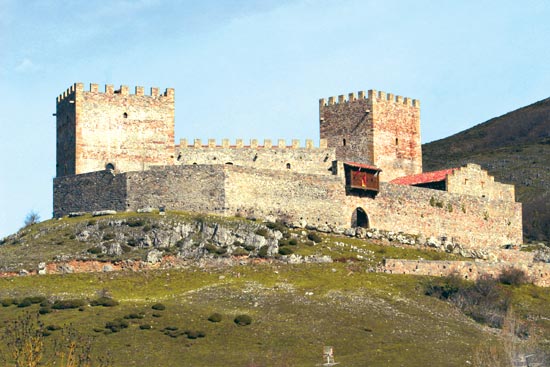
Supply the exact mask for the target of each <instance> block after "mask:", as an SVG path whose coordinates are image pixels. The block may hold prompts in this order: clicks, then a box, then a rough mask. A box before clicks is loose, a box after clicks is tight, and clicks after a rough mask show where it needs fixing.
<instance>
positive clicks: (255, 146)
mask: <svg viewBox="0 0 550 367" xmlns="http://www.w3.org/2000/svg"><path fill="white" fill-rule="evenodd" d="M250 148H252V149H258V139H250Z"/></svg>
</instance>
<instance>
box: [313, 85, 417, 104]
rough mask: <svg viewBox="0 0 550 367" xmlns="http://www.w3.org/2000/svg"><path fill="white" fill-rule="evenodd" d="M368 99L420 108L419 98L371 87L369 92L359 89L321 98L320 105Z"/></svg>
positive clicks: (368, 100) (371, 101)
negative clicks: (346, 93)
mask: <svg viewBox="0 0 550 367" xmlns="http://www.w3.org/2000/svg"><path fill="white" fill-rule="evenodd" d="M362 100H366V101H367V103H373V102H375V101H376V102H382V101H387V102H393V103H396V104H403V105H406V106H411V107H416V108H420V101H419V100H417V99H411V98H409V97H402V96H399V95H397V96H396V95H394V94H393V93H386V92H382V91H376V90H374V89H370V90H369V91H368V93H365V91H359V92H357V94H355V92H352V93H348V95H347V96H346V95H344V94H341V95H339V96H338V97H336V96H332V97H328V99H326V98H321V99H319V106H320V107H324V106H333V105H336V104H345V103H353V102H356V101H362Z"/></svg>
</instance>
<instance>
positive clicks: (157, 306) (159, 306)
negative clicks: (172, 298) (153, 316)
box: [151, 303, 166, 311]
mask: <svg viewBox="0 0 550 367" xmlns="http://www.w3.org/2000/svg"><path fill="white" fill-rule="evenodd" d="M151 308H152V309H153V310H156V311H164V310H166V306H165V305H163V304H162V303H155V304H154V305H152V306H151Z"/></svg>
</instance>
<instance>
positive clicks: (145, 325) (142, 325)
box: [139, 324, 153, 330]
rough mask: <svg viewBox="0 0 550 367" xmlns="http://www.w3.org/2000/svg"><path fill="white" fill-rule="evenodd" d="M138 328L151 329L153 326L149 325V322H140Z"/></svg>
mask: <svg viewBox="0 0 550 367" xmlns="http://www.w3.org/2000/svg"><path fill="white" fill-rule="evenodd" d="M139 328H140V329H141V330H151V329H152V328H153V326H152V325H149V324H141V325H139Z"/></svg>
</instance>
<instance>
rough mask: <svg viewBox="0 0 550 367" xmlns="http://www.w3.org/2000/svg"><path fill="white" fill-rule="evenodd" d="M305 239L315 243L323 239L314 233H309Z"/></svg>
mask: <svg viewBox="0 0 550 367" xmlns="http://www.w3.org/2000/svg"><path fill="white" fill-rule="evenodd" d="M307 238H308V239H309V240H311V241H313V242H315V243H319V242H321V241H322V240H323V239H322V238H321V236H319V235H318V234H317V233H315V232H309V233H308V235H307Z"/></svg>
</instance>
